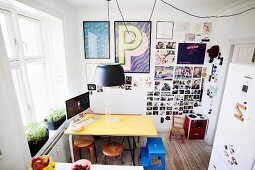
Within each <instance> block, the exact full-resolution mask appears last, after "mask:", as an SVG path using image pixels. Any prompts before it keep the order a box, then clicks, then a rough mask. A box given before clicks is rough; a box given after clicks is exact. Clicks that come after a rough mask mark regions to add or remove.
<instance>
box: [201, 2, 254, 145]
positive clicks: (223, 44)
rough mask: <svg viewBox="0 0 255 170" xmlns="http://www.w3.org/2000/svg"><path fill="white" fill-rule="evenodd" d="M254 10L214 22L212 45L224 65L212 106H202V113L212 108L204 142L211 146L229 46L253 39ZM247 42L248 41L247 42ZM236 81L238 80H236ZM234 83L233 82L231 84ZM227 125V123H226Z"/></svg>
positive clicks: (229, 11)
mask: <svg viewBox="0 0 255 170" xmlns="http://www.w3.org/2000/svg"><path fill="white" fill-rule="evenodd" d="M254 5H255V2H254V1H253V2H251V1H250V2H248V3H245V4H241V5H239V6H236V7H232V8H230V9H228V10H225V11H223V12H222V14H227V13H228V14H229V13H235V12H237V11H240V10H243V9H247V8H250V7H251V6H254ZM254 18H255V10H253V11H250V12H248V13H245V14H242V15H239V16H235V17H231V18H220V19H216V20H215V22H214V33H215V34H214V37H213V40H212V41H213V43H214V44H218V45H219V46H220V51H221V53H222V55H221V56H222V57H224V64H223V66H221V67H219V80H218V89H219V90H218V94H217V96H216V97H215V98H214V99H213V106H212V107H210V106H209V105H208V104H207V105H204V106H205V107H204V108H203V110H204V112H205V113H206V112H208V110H209V108H212V110H213V111H212V113H211V115H208V117H209V118H210V124H209V128H208V132H207V133H208V134H207V137H206V140H207V141H208V143H210V144H213V140H214V135H215V130H216V127H217V120H218V114H219V111H220V107H224V106H221V100H222V95H223V90H224V84H225V78H226V74H227V69H228V63H229V62H230V60H231V57H232V56H230V55H231V53H230V47H231V44H233V43H236V42H244V40H243V39H251V38H255V31H254V30H255V22H254ZM247 42H249V40H247ZM208 66H209V67H211V65H208ZM236 81H238V80H236ZM233 83H235V82H233ZM204 96H206V95H204ZM204 99H205V100H204V102H208V100H209V98H208V97H205V98H204ZM226 125H227V123H226Z"/></svg>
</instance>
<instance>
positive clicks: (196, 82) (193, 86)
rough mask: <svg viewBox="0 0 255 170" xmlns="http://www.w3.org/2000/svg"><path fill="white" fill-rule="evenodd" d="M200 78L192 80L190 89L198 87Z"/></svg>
mask: <svg viewBox="0 0 255 170" xmlns="http://www.w3.org/2000/svg"><path fill="white" fill-rule="evenodd" d="M200 84H201V79H193V80H192V86H191V87H192V89H200Z"/></svg>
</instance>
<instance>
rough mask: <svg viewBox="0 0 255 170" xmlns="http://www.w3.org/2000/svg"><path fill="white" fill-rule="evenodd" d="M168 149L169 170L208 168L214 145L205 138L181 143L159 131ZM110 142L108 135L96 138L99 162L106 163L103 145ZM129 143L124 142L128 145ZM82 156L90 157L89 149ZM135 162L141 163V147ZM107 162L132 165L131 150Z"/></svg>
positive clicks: (204, 169) (116, 138)
mask: <svg viewBox="0 0 255 170" xmlns="http://www.w3.org/2000/svg"><path fill="white" fill-rule="evenodd" d="M159 136H160V137H161V138H162V140H163V142H164V145H165V147H166V150H167V155H166V166H167V167H166V169H167V170H183V169H185V170H206V169H207V168H208V164H209V160H210V155H211V150H212V147H211V146H210V145H208V144H207V143H206V142H205V141H204V140H186V141H185V144H181V141H180V140H178V139H173V140H172V141H171V142H170V141H169V140H168V136H169V134H168V133H159ZM110 140H111V141H116V142H121V140H122V138H121V137H111V138H110ZM107 142H108V137H100V138H98V139H96V149H97V159H98V161H97V164H104V163H105V162H104V156H103V154H102V146H103V145H104V144H106V143H107ZM145 144H146V138H143V137H141V138H140V142H139V144H138V146H139V147H140V146H145ZM127 146H128V143H127V142H125V143H124V147H127ZM139 147H138V148H139ZM82 157H83V158H86V159H89V154H88V152H87V151H83V152H82ZM135 163H136V165H140V159H139V149H136V152H135ZM106 164H116V165H132V159H131V156H130V152H128V151H126V152H124V153H123V154H122V156H121V157H119V158H117V159H115V158H107V162H106Z"/></svg>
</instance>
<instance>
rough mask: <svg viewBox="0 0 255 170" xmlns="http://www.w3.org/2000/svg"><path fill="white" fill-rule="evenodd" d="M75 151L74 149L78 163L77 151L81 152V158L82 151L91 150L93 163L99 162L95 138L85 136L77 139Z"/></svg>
mask: <svg viewBox="0 0 255 170" xmlns="http://www.w3.org/2000/svg"><path fill="white" fill-rule="evenodd" d="M73 149H74V161H76V154H77V151H79V154H80V158H81V156H82V155H81V150H82V149H86V150H89V153H90V161H91V163H95V162H97V155H96V145H95V141H94V138H93V136H84V137H79V138H75V139H74V145H73ZM95 158H96V160H95Z"/></svg>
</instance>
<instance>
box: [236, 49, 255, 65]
mask: <svg viewBox="0 0 255 170" xmlns="http://www.w3.org/2000/svg"><path fill="white" fill-rule="evenodd" d="M232 62H233V63H239V64H255V44H237V45H234V51H233V58H232Z"/></svg>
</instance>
